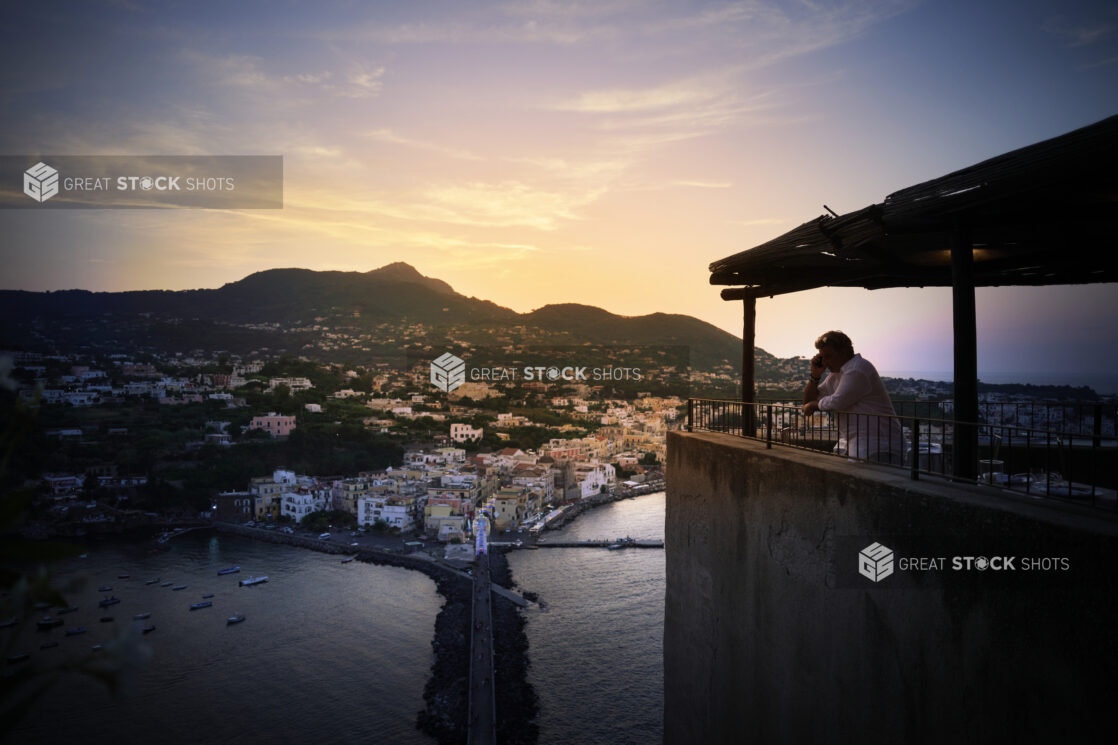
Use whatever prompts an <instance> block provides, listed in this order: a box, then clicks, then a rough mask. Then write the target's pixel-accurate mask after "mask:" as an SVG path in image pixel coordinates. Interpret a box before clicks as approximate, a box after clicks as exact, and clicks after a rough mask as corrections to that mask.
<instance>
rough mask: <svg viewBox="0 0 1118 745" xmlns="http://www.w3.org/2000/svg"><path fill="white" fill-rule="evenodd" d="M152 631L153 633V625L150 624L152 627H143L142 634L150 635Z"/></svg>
mask: <svg viewBox="0 0 1118 745" xmlns="http://www.w3.org/2000/svg"><path fill="white" fill-rule="evenodd" d="M153 631H155V625H154V624H152V625H150V626H145V627H144V628H143V632H144V633H145V634H150V633H151V632H153Z"/></svg>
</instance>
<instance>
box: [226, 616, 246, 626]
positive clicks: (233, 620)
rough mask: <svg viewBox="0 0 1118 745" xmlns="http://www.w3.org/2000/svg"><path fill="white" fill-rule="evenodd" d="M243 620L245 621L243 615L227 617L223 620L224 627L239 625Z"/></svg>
mask: <svg viewBox="0 0 1118 745" xmlns="http://www.w3.org/2000/svg"><path fill="white" fill-rule="evenodd" d="M243 620H245V616H244V614H243V613H238V614H237V615H235V616H229V618H226V619H225V625H226V626H232V625H233V624H235V623H240V622H241V621H243Z"/></svg>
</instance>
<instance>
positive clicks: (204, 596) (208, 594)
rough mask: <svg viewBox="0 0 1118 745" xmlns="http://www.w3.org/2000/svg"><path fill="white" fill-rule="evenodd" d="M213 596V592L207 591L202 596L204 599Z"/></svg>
mask: <svg viewBox="0 0 1118 745" xmlns="http://www.w3.org/2000/svg"><path fill="white" fill-rule="evenodd" d="M213 596H214V594H213V593H212V592H207V593H206V594H205V595H203V596H202V599H203V600H206V599H208V598H212V597H213Z"/></svg>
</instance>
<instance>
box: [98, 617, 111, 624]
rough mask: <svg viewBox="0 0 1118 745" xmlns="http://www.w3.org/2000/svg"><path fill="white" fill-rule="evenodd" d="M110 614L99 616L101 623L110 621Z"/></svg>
mask: <svg viewBox="0 0 1118 745" xmlns="http://www.w3.org/2000/svg"><path fill="white" fill-rule="evenodd" d="M112 621H113V617H112V616H101V623H112Z"/></svg>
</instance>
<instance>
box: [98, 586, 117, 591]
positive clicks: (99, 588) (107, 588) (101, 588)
mask: <svg viewBox="0 0 1118 745" xmlns="http://www.w3.org/2000/svg"><path fill="white" fill-rule="evenodd" d="M112 591H113V588H112V587H110V586H109V585H101V586H100V587H98V588H97V592H112Z"/></svg>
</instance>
